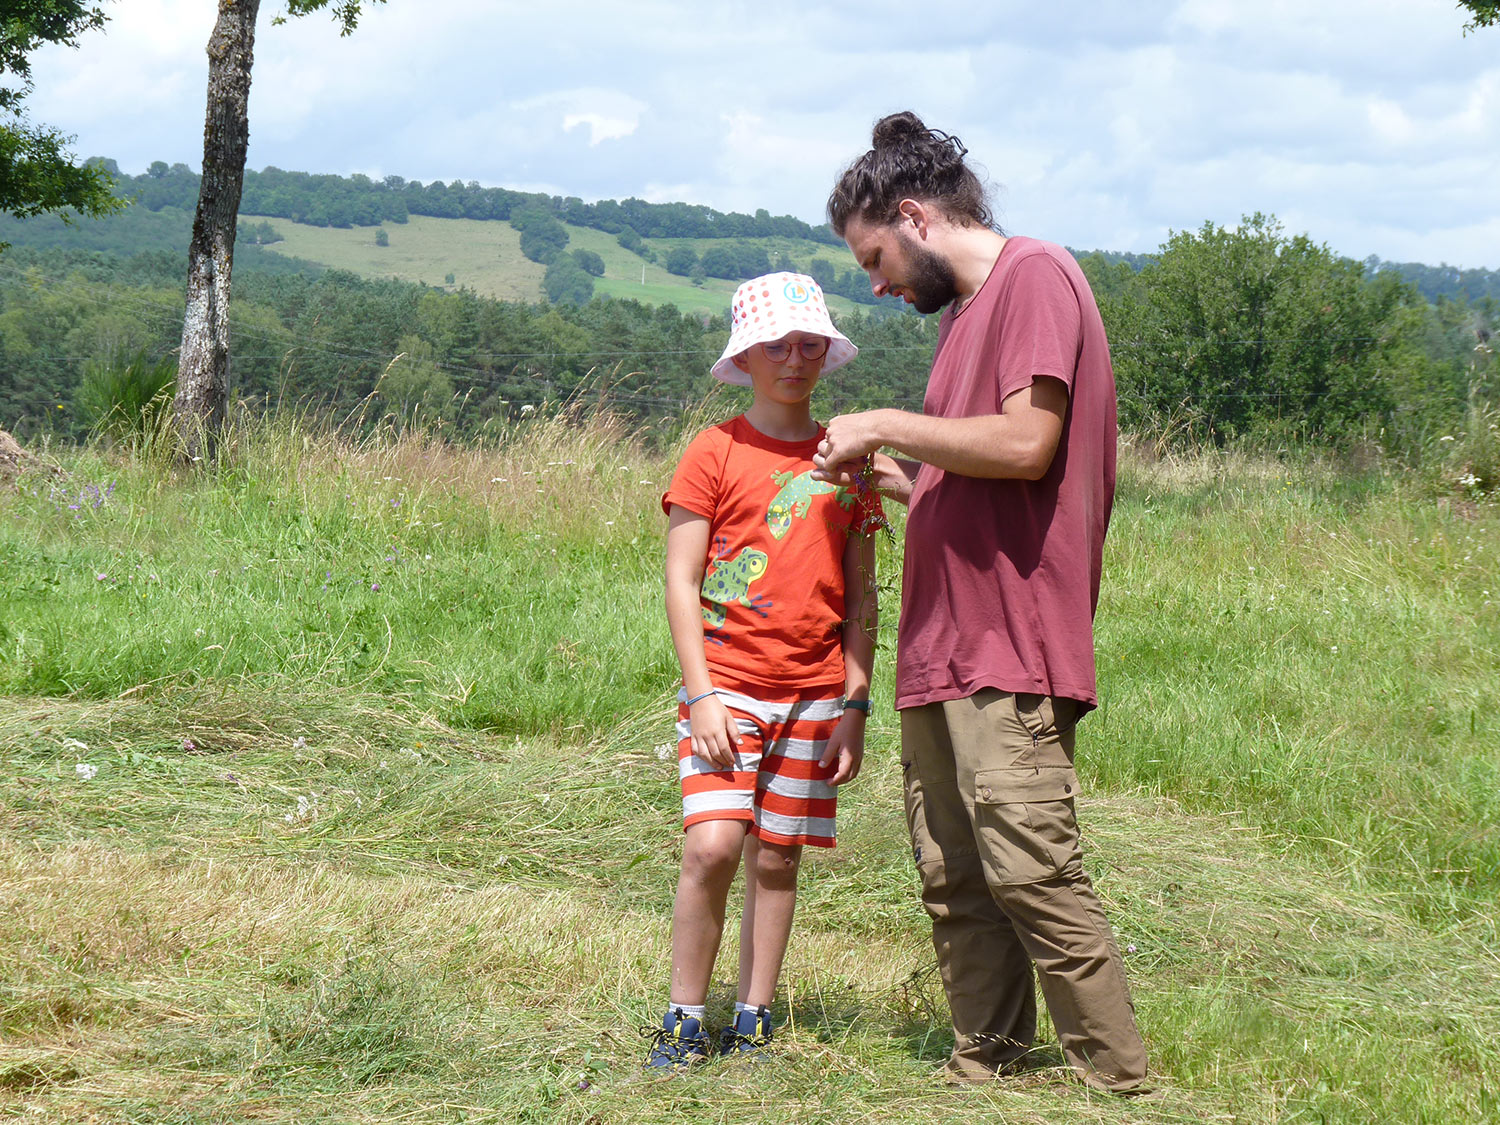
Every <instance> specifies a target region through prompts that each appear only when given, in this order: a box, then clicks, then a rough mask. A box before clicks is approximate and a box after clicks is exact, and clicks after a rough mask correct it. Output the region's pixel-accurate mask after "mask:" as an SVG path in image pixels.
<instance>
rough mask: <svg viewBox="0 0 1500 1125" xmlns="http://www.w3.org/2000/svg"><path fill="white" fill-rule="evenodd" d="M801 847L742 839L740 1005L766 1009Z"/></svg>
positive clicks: (787, 927) (787, 930) (787, 931)
mask: <svg viewBox="0 0 1500 1125" xmlns="http://www.w3.org/2000/svg"><path fill="white" fill-rule="evenodd" d="M801 861H802V845H801V844H771V843H767V842H766V841H764V840H761V839H758V838H757V837H755V836H746V837H745V912H744V913H743V914H742V915H741V916H740V994H739V998H740V1000H741V1001H742V1002H743V1003H746V1004H753V1005H755V1006H756V1007H762V1006H764V1007H767V1008H769V1007H770V1006H771V1001H772V1000H774V999H775V998H776V980H777V978H778V977H780V976H781V963H782V961H783V960H784V959H785V957H786V945H787V939H788V937H789V936H790V935H791V932H792V913H793V911H794V910H795V908H796V905H797V868H798V865H799V864H800V863H801Z"/></svg>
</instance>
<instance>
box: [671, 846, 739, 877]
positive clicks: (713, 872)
mask: <svg viewBox="0 0 1500 1125" xmlns="http://www.w3.org/2000/svg"><path fill="white" fill-rule="evenodd" d="M742 847H743V844H742V842H740V841H735V840H732V839H730V838H728V837H716V838H714V839H709V840H692V839H689V841H688V842H687V843H686V844H685V845H684V846H683V849H682V872H683V874H684V875H687V876H688V877H689V878H692V879H696V880H699V881H701V882H720V881H727V880H730V879H733V878H734V873H735V872H736V871H738V870H739V866H740V851H741V848H742Z"/></svg>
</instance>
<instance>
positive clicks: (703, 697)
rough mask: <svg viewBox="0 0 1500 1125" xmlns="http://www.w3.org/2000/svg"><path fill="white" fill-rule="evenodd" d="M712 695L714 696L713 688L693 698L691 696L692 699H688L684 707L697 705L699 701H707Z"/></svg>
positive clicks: (714, 690)
mask: <svg viewBox="0 0 1500 1125" xmlns="http://www.w3.org/2000/svg"><path fill="white" fill-rule="evenodd" d="M714 694H716V689H715V688H709V689H708V690H707V691H705V692H704V693H703V694H702V695H695V696H693V698H692V699H689V700H688V701H687V703H686V704H685V706H688V707H691V706H692V705H693V704H694V703H697V702H698V701H699V700H702V699H707V698H708V697H709V696H710V695H714Z"/></svg>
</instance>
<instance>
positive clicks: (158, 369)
mask: <svg viewBox="0 0 1500 1125" xmlns="http://www.w3.org/2000/svg"><path fill="white" fill-rule="evenodd" d="M176 386H177V362H176V360H174V359H172V358H171V357H170V356H161V357H159V358H156V359H152V358H151V357H150V356H149V355H147V353H146V352H145V351H144V350H143V351H139V352H137V353H136V354H135V356H134V357H133V358H132V359H130V360H129V361H128V362H126V363H124V364H120V363H118V362H109V361H107V360H102V361H93V362H90V363H89V364H88V365H87V366H86V367H85V368H84V369H83V380H82V382H80V383H79V385H78V393H77V394H76V396H75V404H76V406H77V408H78V410H79V412H80V414H82V416H83V417H84V419H85V420H86V421H87V422H88V424H89V425H90V426H91V427H92V428H93V429H94V431H95V432H96V433H98V434H101V435H104V436H107V437H112V438H115V439H117V440H120V441H124V442H128V443H129V444H131V445H134V446H139V445H141V444H144V443H145V442H147V441H149V440H150V439H151V438H152V437H154V436H155V435H156V434H157V433H159V432H160V431H161V429H162V427H163V425H164V424H165V422H166V418H167V413H168V411H169V410H170V409H171V406H172V396H173V394H174V393H175V392H176Z"/></svg>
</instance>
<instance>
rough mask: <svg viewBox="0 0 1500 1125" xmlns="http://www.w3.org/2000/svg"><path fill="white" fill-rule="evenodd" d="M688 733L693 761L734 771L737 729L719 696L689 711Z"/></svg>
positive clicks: (708, 699) (738, 736)
mask: <svg viewBox="0 0 1500 1125" xmlns="http://www.w3.org/2000/svg"><path fill="white" fill-rule="evenodd" d="M688 729H689V731H690V736H691V738H692V740H693V754H694V755H695V756H696V757H699V758H702V759H703V760H704V761H705V762H707V763H709V764H710V765H713V766H718V767H719V769H721V770H727V769H733V768H734V750H735V747H737V746H738V745H739V744H740V728H739V726H738V725H737V724H736V723H735V721H734V716H733V715H731V714H730V713H729V708H728V707H725V706H724V704H723V702H722V701H721V700H720V699H719V697H718V696H716V695H710V696H709V697H708V698H707V699H700V700H698V702H697V703H694V704H693V705H692V707H690V708H688Z"/></svg>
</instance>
